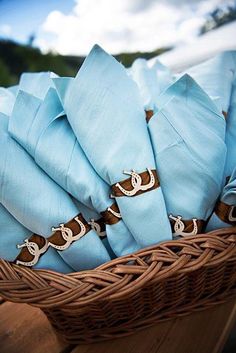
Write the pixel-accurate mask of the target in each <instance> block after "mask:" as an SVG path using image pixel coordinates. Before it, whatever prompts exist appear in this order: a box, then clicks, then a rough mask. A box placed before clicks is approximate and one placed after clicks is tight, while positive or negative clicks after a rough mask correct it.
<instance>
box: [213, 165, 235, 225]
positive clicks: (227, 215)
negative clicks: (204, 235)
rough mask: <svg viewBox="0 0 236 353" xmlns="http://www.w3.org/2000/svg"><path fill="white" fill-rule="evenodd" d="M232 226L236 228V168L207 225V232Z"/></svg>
mask: <svg viewBox="0 0 236 353" xmlns="http://www.w3.org/2000/svg"><path fill="white" fill-rule="evenodd" d="M230 226H236V168H235V169H234V171H233V173H232V175H231V178H230V179H229V182H228V184H226V185H225V187H224V189H223V191H222V193H221V195H220V199H219V201H218V202H217V204H216V206H215V209H214V213H213V214H212V216H211V218H210V220H209V222H208V224H207V231H211V230H214V229H218V228H224V227H230Z"/></svg>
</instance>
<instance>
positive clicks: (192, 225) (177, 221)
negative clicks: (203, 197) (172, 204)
mask: <svg viewBox="0 0 236 353" xmlns="http://www.w3.org/2000/svg"><path fill="white" fill-rule="evenodd" d="M169 219H170V223H171V228H172V232H173V235H174V236H175V237H177V236H182V237H184V236H190V235H197V234H199V233H201V232H202V231H203V230H204V227H205V224H206V222H205V221H204V220H202V219H197V218H193V219H182V217H181V216H176V217H175V216H173V215H169Z"/></svg>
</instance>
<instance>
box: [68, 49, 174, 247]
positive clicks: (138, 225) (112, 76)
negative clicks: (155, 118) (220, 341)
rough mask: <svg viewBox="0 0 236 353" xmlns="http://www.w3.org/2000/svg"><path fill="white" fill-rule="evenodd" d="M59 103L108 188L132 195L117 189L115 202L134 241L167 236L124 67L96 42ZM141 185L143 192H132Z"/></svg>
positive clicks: (140, 115) (141, 118)
mask: <svg viewBox="0 0 236 353" xmlns="http://www.w3.org/2000/svg"><path fill="white" fill-rule="evenodd" d="M63 105H64V109H65V112H66V114H67V118H68V120H69V122H70V124H71V126H72V128H73V130H74V132H75V135H76V136H77V138H78V141H79V143H80V145H81V147H82V148H83V150H84V152H85V154H86V155H87V157H88V159H89V161H90V162H91V164H92V166H93V167H94V169H95V170H96V171H97V173H98V174H99V175H100V176H101V177H102V178H103V180H104V181H105V182H107V183H108V184H109V185H113V193H114V189H115V188H116V190H117V189H118V188H123V189H125V190H129V189H130V190H131V193H132V194H133V193H134V194H135V196H133V197H129V196H126V193H123V191H122V195H125V196H118V197H116V202H117V204H118V206H119V209H120V212H121V215H122V218H123V220H124V222H125V224H126V225H127V227H128V228H129V230H130V231H131V233H132V234H133V236H134V238H135V239H136V241H137V242H138V244H139V246H140V247H145V246H148V245H151V244H155V243H158V242H160V241H162V240H168V239H171V237H172V234H171V229H170V224H169V220H168V217H167V214H166V208H165V203H164V199H163V195H162V191H161V188H160V187H157V188H155V189H153V190H149V187H150V186H151V185H152V183H153V182H155V180H156V179H155V177H153V179H152V177H151V174H152V173H155V172H153V170H155V161H154V157H153V152H152V147H151V143H150V139H149V135H148V131H147V126H146V122H145V113H144V109H143V106H142V103H141V98H140V95H139V92H138V88H137V86H136V84H135V83H134V82H133V80H131V79H130V78H129V77H128V75H127V72H126V70H125V69H124V67H123V66H122V65H121V64H119V63H118V62H117V61H116V60H115V59H114V58H113V57H112V56H110V55H108V54H107V53H106V52H104V51H103V50H102V49H101V48H100V47H99V46H97V45H95V46H94V47H93V49H92V51H91V52H90V54H89V55H88V57H87V58H86V59H85V61H84V63H83V65H82V67H81V69H80V70H79V72H78V74H77V76H76V78H75V79H74V80H72V81H71V82H70V84H69V85H68V89H67V91H66V92H65V94H64V102H63ZM137 173H138V174H137ZM140 173H145V175H146V177H147V178H148V180H147V181H146V183H145V182H144V180H143V179H141V176H140V175H139V174H140ZM124 180H127V181H128V183H129V184H130V185H129V186H127V188H126V186H124V187H123V186H122V185H123V181H124ZM117 183H118V186H117ZM146 184H147V192H144V193H141V194H138V195H136V191H137V190H143V189H145V186H144V185H146ZM155 185H156V184H155ZM123 189H121V190H123ZM116 195H117V192H116Z"/></svg>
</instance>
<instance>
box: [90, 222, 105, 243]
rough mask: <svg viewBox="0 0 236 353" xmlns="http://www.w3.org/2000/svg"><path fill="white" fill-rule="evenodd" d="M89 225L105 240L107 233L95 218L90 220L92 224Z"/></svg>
mask: <svg viewBox="0 0 236 353" xmlns="http://www.w3.org/2000/svg"><path fill="white" fill-rule="evenodd" d="M88 224H90V225H91V227H92V229H93V230H94V231H95V232H96V233H97V234H98V235H99V237H101V238H103V237H105V236H106V234H107V233H106V231H102V227H101V225H100V224H99V223H98V222H96V221H95V220H94V219H93V218H91V219H90V222H88Z"/></svg>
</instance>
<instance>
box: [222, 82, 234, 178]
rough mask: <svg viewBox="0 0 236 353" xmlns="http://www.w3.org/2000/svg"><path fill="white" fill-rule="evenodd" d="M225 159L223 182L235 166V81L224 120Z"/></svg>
mask: <svg viewBox="0 0 236 353" xmlns="http://www.w3.org/2000/svg"><path fill="white" fill-rule="evenodd" d="M225 142H226V145H227V157H226V163H225V173H224V174H225V180H226V178H229V177H230V176H231V175H232V173H233V170H234V167H235V165H236V80H235V81H234V85H233V89H232V95H231V100H230V107H229V112H228V115H227V119H226V136H225Z"/></svg>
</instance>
